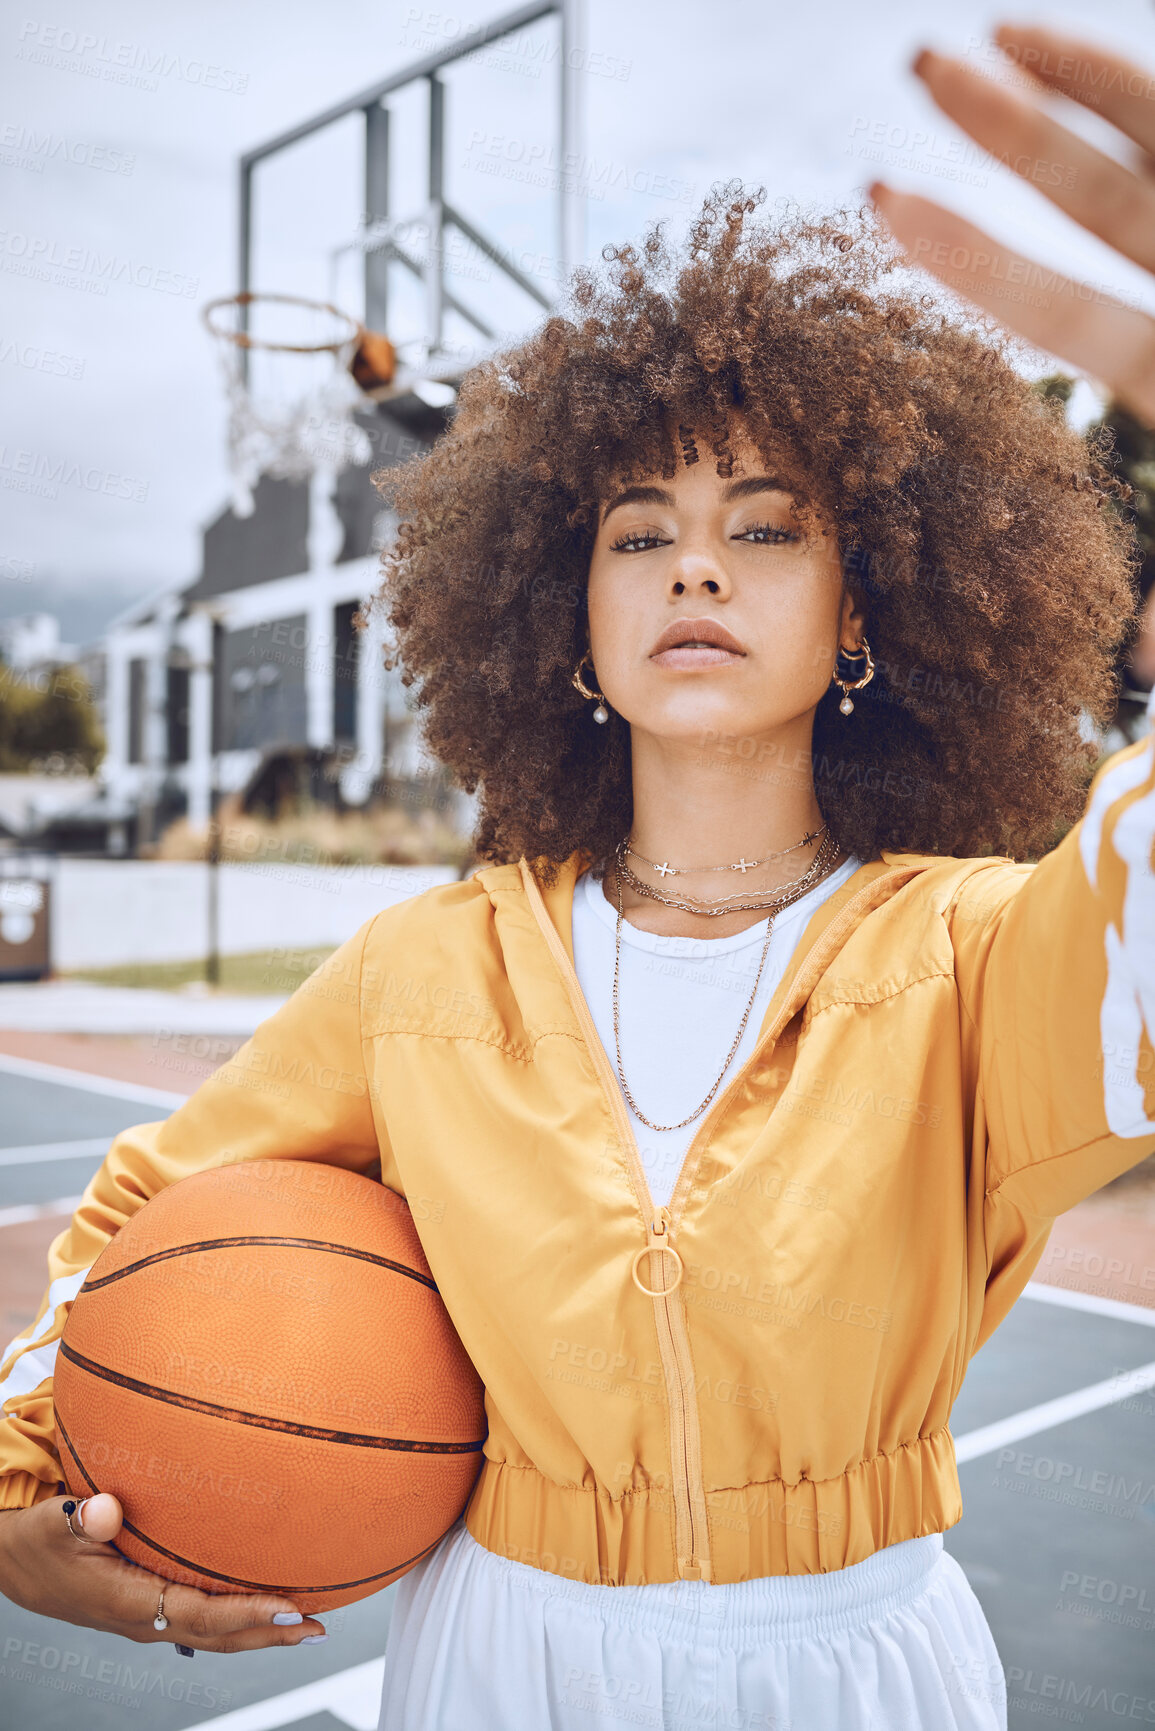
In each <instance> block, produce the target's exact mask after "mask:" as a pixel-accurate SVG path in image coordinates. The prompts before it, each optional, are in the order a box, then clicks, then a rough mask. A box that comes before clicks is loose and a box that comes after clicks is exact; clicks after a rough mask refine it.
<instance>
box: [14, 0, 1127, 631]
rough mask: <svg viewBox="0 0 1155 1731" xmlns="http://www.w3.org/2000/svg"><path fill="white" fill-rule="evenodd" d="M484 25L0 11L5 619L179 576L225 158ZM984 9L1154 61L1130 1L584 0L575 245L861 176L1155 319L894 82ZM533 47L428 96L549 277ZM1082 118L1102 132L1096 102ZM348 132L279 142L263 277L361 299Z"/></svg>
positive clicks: (982, 20) (402, 123)
mask: <svg viewBox="0 0 1155 1731" xmlns="http://www.w3.org/2000/svg"><path fill="white" fill-rule="evenodd" d="M501 10H504V8H501V7H498V6H495V7H485V8H479V9H473V8H470V9H469V10H466V11H462V10H457V11H447V10H443V9H438V8H433V7H426V6H422V5H421V4H419V3H414V4H397V3H395V0H373V3H372V4H369V3H368V0H328V4H326V5H325V6H324V7H318V6H317V5H316V4H315V0H309V3H308V4H304V3H302V0H276V3H275V4H274V3H273V0H249V4H248V5H246V6H242V7H238V6H237V5H236V4H235V0H232V3H230V4H228V5H226V4H224V3H223V0H198V3H197V4H196V5H195V6H194V5H192V4H190V3H188V0H170V3H169V4H167V5H165V6H164V7H163V8H157V7H156V6H149V5H145V4H143V3H142V0H84V3H83V4H76V3H73V0H52V3H51V5H49V3H48V0H44V4H43V6H41V5H40V3H39V0H36V3H35V4H33V3H32V0H23V7H22V8H21V9H14V8H12V7H9V8H6V9H5V11H4V13H3V15H2V16H0V79H2V81H3V105H2V114H3V120H2V121H0V189H2V193H3V197H2V200H0V294H2V295H3V316H2V318H0V511H2V524H3V526H2V528H0V616H4V617H6V616H11V615H12V614H16V613H23V612H29V611H33V610H36V609H38V608H41V607H43V608H46V609H48V610H50V611H56V612H59V613H60V615H61V618H62V624H63V627H64V634H65V636H66V637H67V638H69V639H70V640H73V641H75V640H77V639H81V640H83V639H86V638H88V637H90V636H91V635H93V634H95V633H96V632H97V631H98V630H99V629H100V628H101V626H102V625H103V623H104V622H105V621H106V620H107V618H109V617H110V616H111V615H112V614H113V613H114V612H115V611H117V610H119V608H120V607H121V606H123V605H124V604H125V603H126V602H127V601H128V600H130V599H132V598H135V597H136V596H138V595H140V594H142V593H147V592H151V591H154V590H158V589H161V588H164V587H168V586H171V585H175V584H178V583H183V582H186V581H188V580H189V579H190V578H192V577H193V576H194V575H195V574H196V571H197V568H198V555H199V541H198V536H199V531H200V529H201V528H202V527H203V525H204V524H205V523H206V522H207V521H209V520H211V518H212V517H214V516H215V515H216V513H217V512H218V511H219V510H220V508H221V506H222V504H223V503H224V502H225V500H226V497H227V489H228V476H227V472H226V468H225V461H224V427H225V410H224V402H223V397H222V394H221V388H220V380H219V375H218V372H217V368H216V362H215V358H214V354H213V351H212V345H211V342H210V340H209V339H208V338H207V336H206V335H205V334H204V332H203V330H202V328H201V325H200V322H199V318H198V309H199V307H200V305H201V304H202V303H203V302H204V301H205V300H206V299H208V298H209V297H210V296H213V295H217V294H223V293H228V292H230V291H231V290H233V289H234V288H235V287H236V247H235V233H236V222H237V207H236V160H237V157H238V155H239V154H240V153H241V152H242V151H244V150H247V149H250V148H252V147H253V146H255V145H258V144H261V143H262V142H264V141H265V140H266V139H267V138H269V137H271V136H272V135H273V134H275V133H277V132H279V131H280V130H282V129H283V128H286V127H289V126H291V125H293V124H295V123H297V122H299V121H301V120H303V119H306V118H308V117H309V116H311V115H312V114H314V113H316V112H318V111H320V110H322V109H323V108H325V107H326V106H327V105H329V104H331V103H334V102H337V101H340V100H341V99H342V98H344V97H346V96H349V95H351V94H353V93H355V92H357V91H359V90H361V89H363V88H364V87H366V86H367V85H369V84H371V83H373V82H374V81H375V80H376V79H378V78H381V77H384V76H386V75H388V74H389V73H392V72H395V71H398V70H401V69H403V68H404V67H406V66H407V65H409V64H411V63H413V62H414V61H416V60H417V59H419V58H420V57H421V56H423V55H424V54H426V53H428V52H430V51H431V50H433V49H435V48H437V47H439V46H441V45H447V44H449V43H450V42H452V41H453V40H454V39H455V38H456V37H457V36H458V35H460V34H461V33H462V32H463V31H464V30H465V29H467V28H468V27H470V26H471V25H473V24H475V23H478V22H480V21H482V20H483V19H488V18H491V17H494V16H497V15H499V12H500V11H501ZM1004 16H1010V17H1011V18H1013V19H1014V20H1015V21H1021V20H1022V19H1024V18H1032V19H1039V20H1048V21H1051V22H1053V23H1055V24H1056V25H1061V26H1065V27H1067V28H1069V29H1070V30H1071V31H1072V33H1073V34H1077V35H1081V36H1083V37H1084V38H1086V39H1089V40H1093V41H1099V42H1103V43H1110V44H1113V45H1115V46H1116V47H1119V48H1121V49H1123V50H1124V51H1125V52H1127V53H1129V54H1130V55H1131V56H1132V57H1133V58H1135V59H1137V60H1139V61H1141V62H1143V63H1145V64H1147V65H1150V66H1151V67H1152V68H1155V10H1153V8H1152V6H1151V4H1150V0H1109V3H1108V5H1107V6H1106V7H1105V8H1104V7H1103V6H1102V5H1101V4H1100V5H1097V6H1095V5H1091V4H1089V3H1087V0H1080V3H1069V0H1068V3H1065V4H1064V3H1062V0H1059V3H1057V4H1055V5H1051V6H1048V7H1046V8H1045V9H1042V10H1039V9H1035V8H1030V9H1025V10H1022V11H1020V10H1019V9H1017V8H1016V9H1013V10H1012V11H1011V13H1010V14H1005V13H1002V12H1000V11H997V10H991V9H990V8H989V7H987V6H985V5H981V4H976V3H974V0H954V3H953V4H952V7H951V9H950V13H949V18H948V17H946V16H940V15H939V14H938V13H937V11H936V10H935V9H932V8H930V7H928V6H927V5H926V4H925V3H923V4H919V3H918V0H871V3H870V4H869V5H863V4H862V3H861V0H853V3H852V0H811V3H810V4H809V5H807V6H798V5H789V6H786V5H777V6H768V5H754V4H751V3H750V0H711V4H710V5H709V6H708V7H703V6H702V5H701V3H700V0H628V3H627V4H625V5H623V4H621V3H620V0H585V23H584V37H585V42H584V53H583V59H582V65H583V70H582V72H581V74H580V76H579V77H578V78H577V80H576V83H577V86H578V92H579V100H580V105H581V146H582V155H583V163H582V168H581V172H580V173H579V176H578V194H579V196H580V197H581V202H582V205H583V207H584V211H585V229H586V236H585V257H586V258H587V259H596V258H597V256H598V253H599V251H600V248H601V246H602V245H603V244H604V243H605V242H606V241H609V240H621V239H626V238H637V237H640V235H641V233H642V232H643V230H644V229H645V227H646V226H647V224H648V223H650V222H651V221H652V220H653V219H654V218H655V217H659V216H664V217H669V218H670V219H671V221H672V228H673V230H674V231H675V232H677V233H681V232H683V231H684V229H685V226H686V223H687V221H688V219H689V217H690V216H691V214H692V213H693V210H694V209H695V207H696V206H697V204H698V202H699V201H700V199H701V197H702V196H703V195H704V194H705V193H706V192H707V191H708V189H709V187H710V185H711V183H712V182H713V181H715V180H717V179H719V178H729V177H731V176H734V175H738V176H741V177H742V178H743V179H745V180H746V181H747V182H748V183H750V184H758V183H761V184H764V185H765V186H766V187H767V189H768V191H769V193H770V196H771V198H772V199H773V198H776V197H791V198H796V199H799V200H801V201H803V202H804V203H807V204H818V205H822V206H825V207H826V208H836V207H838V206H841V205H845V204H847V203H850V204H855V203H858V202H859V201H860V199H861V197H862V191H863V188H864V187H865V185H866V184H867V183H868V182H869V181H870V180H871V179H873V178H875V177H876V176H877V177H881V178H885V179H887V180H888V181H889V182H890V183H891V184H892V185H897V186H903V187H917V188H919V189H920V190H923V191H925V192H926V193H927V194H928V195H929V196H931V197H934V198H936V199H938V200H939V201H940V202H943V203H948V204H950V205H952V206H954V207H955V208H957V209H959V210H961V211H964V212H965V213H967V214H968V215H970V216H971V217H972V218H973V219H974V220H977V221H979V222H980V223H981V224H982V225H983V226H985V227H986V228H988V229H989V230H991V231H993V232H994V233H995V234H996V235H997V236H999V237H1002V238H1004V239H1007V240H1010V241H1013V242H1015V243H1016V244H1017V245H1019V246H1020V247H1021V249H1022V250H1024V251H1027V252H1030V253H1033V254H1034V255H1035V256H1036V257H1038V258H1040V259H1042V260H1044V261H1045V262H1046V263H1049V264H1053V265H1056V264H1057V265H1062V266H1065V267H1068V268H1074V269H1075V270H1077V271H1078V272H1079V273H1080V274H1081V275H1083V276H1084V277H1086V278H1089V279H1093V280H1094V281H1096V282H1097V283H1099V284H1101V285H1102V286H1104V287H1106V288H1108V289H1110V290H1115V291H1124V292H1130V293H1137V294H1139V295H1140V297H1141V298H1142V299H1143V300H1144V303H1145V304H1148V305H1153V306H1155V302H1153V301H1152V296H1151V293H1150V289H1149V287H1148V285H1146V284H1144V283H1143V282H1142V279H1141V278H1140V275H1139V273H1138V272H1136V271H1132V270H1131V269H1130V268H1129V267H1126V266H1124V265H1123V264H1121V263H1119V262H1118V261H1116V260H1114V259H1113V257H1112V255H1111V254H1110V253H1109V251H1108V250H1107V249H1106V248H1103V247H1101V246H1100V245H1099V244H1098V243H1097V242H1095V241H1093V240H1091V239H1090V238H1089V237H1087V236H1085V235H1083V234H1082V232H1081V231H1080V230H1078V229H1077V228H1075V227H1074V226H1073V225H1072V224H1070V223H1069V222H1067V221H1066V219H1064V218H1063V217H1061V216H1060V215H1059V214H1058V213H1057V212H1056V211H1055V210H1054V209H1053V207H1051V206H1050V205H1048V204H1047V202H1046V201H1045V200H1044V199H1043V198H1042V197H1040V196H1039V195H1038V194H1037V193H1035V192H1033V191H1032V190H1031V189H1030V188H1029V187H1028V186H1026V185H1025V184H1024V183H1023V182H1021V181H1019V180H1017V179H1016V178H1015V177H1013V176H1012V175H1010V174H1009V173H1007V172H1006V171H1003V170H996V171H993V172H992V171H991V170H990V169H989V167H985V166H984V164H983V162H982V161H981V159H980V153H978V152H977V151H976V150H975V149H974V147H973V146H971V145H970V144H969V142H968V143H967V145H966V146H965V147H964V146H963V143H962V137H961V135H960V134H959V133H957V132H956V131H955V130H954V129H953V128H952V127H951V126H950V124H949V123H948V122H947V121H946V120H945V118H944V117H943V116H941V115H940V114H938V112H937V111H936V110H935V109H934V108H933V106H932V105H931V104H930V102H929V100H928V99H927V98H926V97H925V95H924V93H923V91H922V87H921V86H920V85H919V84H918V83H917V81H916V80H915V79H914V78H913V77H912V75H911V74H910V72H909V70H908V67H909V61H910V58H911V55H912V53H913V52H914V51H915V49H916V48H917V47H918V46H920V45H921V44H924V43H925V44H928V45H930V46H933V47H937V48H940V49H942V50H944V51H948V52H958V53H969V54H970V55H972V56H973V57H975V58H976V59H979V60H982V59H985V58H986V57H987V56H988V55H989V48H988V47H987V46H985V44H987V43H988V42H989V32H990V30H991V28H992V26H993V25H994V24H995V23H996V22H998V21H999V20H1000V19H1001V18H1003V17H1004ZM556 39H557V38H556V24H555V23H553V22H546V23H543V24H541V25H538V26H535V27H534V29H533V30H531V31H526V32H523V33H522V35H521V36H520V37H519V38H515V39H514V40H513V42H512V43H510V44H507V45H506V48H505V49H503V50H501V51H499V50H497V49H496V48H495V49H490V50H487V51H486V52H485V54H484V55H482V56H481V57H480V59H479V60H478V61H477V62H475V63H471V64H468V65H466V64H462V65H461V66H459V67H458V68H456V69H455V70H454V72H453V74H452V75H451V76H449V77H448V78H447V81H446V82H447V86H448V91H449V95H448V113H449V128H450V130H449V135H448V140H447V175H448V186H449V193H450V196H451V197H452V198H453V199H454V201H455V202H456V203H458V204H459V205H460V206H461V207H462V208H463V209H464V210H465V213H466V214H467V215H469V216H471V217H472V218H473V220H474V221H475V222H481V223H483V224H484V226H485V227H486V229H487V230H488V231H489V232H490V233H491V234H492V235H494V237H495V238H496V239H497V240H498V241H499V242H500V243H501V244H503V245H510V246H513V247H515V248H517V250H518V251H519V253H520V255H521V256H522V257H523V258H524V259H526V260H528V261H532V263H531V274H533V275H534V276H535V278H536V280H539V281H541V282H542V284H543V286H545V287H547V288H548V287H549V285H550V277H551V261H552V260H553V259H554V258H556V236H555V233H554V228H553V220H554V219H553V214H552V210H553V207H552V194H551V191H550V176H551V174H552V173H553V171H554V168H555V167H556V166H557V165H556V161H551V157H550V150H551V148H552V145H553V138H554V134H553V131H552V128H553V127H554V125H555V122H556V106H555V103H556V65H555V64H551V62H550V59H549V55H550V52H551V49H552V47H553V44H554V43H555V42H556ZM420 100H421V98H420V95H419V93H416V92H415V93H414V95H413V98H412V99H402V100H399V101H398V103H397V106H396V115H395V121H394V134H395V139H396V145H397V150H396V157H395V168H394V183H393V200H394V203H393V214H394V215H395V216H398V217H404V216H407V215H408V214H410V212H412V213H413V214H414V215H415V216H416V215H417V213H418V212H419V210H420V207H421V201H422V196H423V192H424V187H423V185H422V183H421V177H422V174H423V172H424V169H423V163H422V161H421V153H420V132H419V128H420V126H421V124H422V120H421V115H420V113H419V112H418V106H419V102H420ZM1080 124H1081V126H1082V128H1083V129H1084V130H1085V131H1087V132H1088V134H1089V135H1093V136H1095V137H1097V138H1100V137H1102V133H1103V129H1102V128H1101V126H1100V123H1099V122H1098V121H1097V120H1096V119H1095V118H1094V117H1093V116H1085V117H1083V118H1082V119H1081V121H1080ZM358 125H359V123H358V122H355V121H350V122H347V123H344V124H343V126H342V127H341V128H338V129H335V130H334V132H333V133H332V134H331V135H330V136H326V137H324V138H322V139H318V140H316V141H315V142H313V143H311V144H308V145H304V146H301V147H298V149H297V150H295V151H294V152H293V153H292V154H291V155H286V157H285V158H283V159H282V160H281V161H280V162H279V163H278V164H277V165H276V166H275V167H274V168H271V169H270V170H269V171H268V173H267V174H266V176H265V178H264V179H263V180H262V182H261V184H260V185H259V186H258V193H257V235H258V248H257V259H256V272H255V279H254V286H255V287H258V288H263V289H280V290H285V291H290V292H291V291H296V292H298V293H305V294H312V295H322V296H327V295H328V294H330V293H332V292H337V293H339V294H343V295H344V297H345V298H346V299H348V298H350V297H351V296H355V293H356V279H355V275H354V274H352V273H354V272H355V270H356V265H357V258H356V254H355V253H353V252H351V251H349V250H348V247H347V243H348V241H349V240H350V239H351V238H352V235H353V233H354V232H355V229H356V225H357V220H358V213H359V211H360V209H361V206H362V193H361V184H360V170H359V162H358V149H359V144H358V137H357V128H358ZM1096 129H1098V130H1096ZM342 247H344V248H345V250H344V251H341V250H339V249H341V248H342ZM487 279H488V280H487ZM454 286H455V287H456V289H457V292H459V293H460V294H461V296H462V298H463V299H470V300H472V302H473V304H475V305H476V307H477V309H478V310H479V311H482V312H487V313H488V316H489V317H490V318H491V319H494V318H496V320H497V323H498V325H499V326H500V328H502V329H503V330H514V329H516V328H518V326H519V323H520V325H521V327H522V328H528V326H529V324H531V323H532V322H534V316H535V315H534V312H533V308H532V306H531V304H530V303H528V302H527V301H524V300H519V299H518V298H517V297H513V298H512V299H511V298H510V297H509V296H505V297H500V296H499V295H498V293H497V289H496V286H495V283H494V281H493V279H492V277H491V276H489V273H488V272H486V271H479V270H478V269H477V268H476V264H474V266H473V267H471V266H470V264H469V261H468V260H462V261H461V275H460V278H459V280H458V282H457V283H456V284H455V285H454ZM352 310H353V311H354V312H358V313H359V312H360V310H361V308H360V306H359V305H355V306H353V308H352ZM396 316H397V320H398V327H397V331H396V332H395V333H394V334H398V335H402V336H404V335H405V334H407V332H406V329H403V328H402V327H403V326H404V325H405V321H406V320H407V319H410V320H411V319H412V318H413V316H415V309H414V308H413V307H412V306H409V305H408V304H405V303H403V302H402V301H401V300H400V299H398V301H397V303H396ZM538 316H540V315H538ZM61 465H63V467H61ZM53 472H55V474H56V476H57V478H56V479H55V480H53V479H51V478H49V477H50V476H51V474H52V473H53Z"/></svg>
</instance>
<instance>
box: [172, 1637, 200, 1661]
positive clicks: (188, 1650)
mask: <svg viewBox="0 0 1155 1731" xmlns="http://www.w3.org/2000/svg"><path fill="white" fill-rule="evenodd" d="M176 1650H177V1652H178V1653H183V1654H184V1656H185V1658H186V1659H195V1658H196V1648H195V1647H182V1646H181V1644H180V1642H179V1641H178V1642H177V1643H176Z"/></svg>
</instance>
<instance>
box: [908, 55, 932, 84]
mask: <svg viewBox="0 0 1155 1731" xmlns="http://www.w3.org/2000/svg"><path fill="white" fill-rule="evenodd" d="M929 61H930V49H929V48H920V49H919V51H918V53H917V54H916V55H915V57H914V59H913V60H912V61H911V63H910V69H911V71H912V72H913V73H914V75H915V77H916V78H923V77H925V76H926V69H927V65H928V63H929Z"/></svg>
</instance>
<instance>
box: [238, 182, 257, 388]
mask: <svg viewBox="0 0 1155 1731" xmlns="http://www.w3.org/2000/svg"><path fill="white" fill-rule="evenodd" d="M239 218H240V231H239V234H238V237H237V239H238V248H237V250H238V253H239V255H240V256H239V258H238V260H237V278H238V281H239V283H240V292H241V293H242V294H248V292H249V290H250V289H251V288H252V273H253V165H252V164H251V163H249V162H246V161H245V160H244V158H242V159H241V185H240V208H239ZM237 314H238V318H239V321H240V329H241V330H242V331H246V332H247V331H248V328H249V309H248V307H247V306H246V305H244V303H243V302H242V304H241V305H240V306H239V307H238V308H237ZM237 352H238V354H239V356H240V364H241V383H242V384H245V385H247V384H248V382H249V351H248V349H246V348H243V347H242V348H240V349H238V351H237Z"/></svg>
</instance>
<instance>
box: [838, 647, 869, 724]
mask: <svg viewBox="0 0 1155 1731" xmlns="http://www.w3.org/2000/svg"><path fill="white" fill-rule="evenodd" d="M838 653H839V654H840V655H845V656H846V658H847V660H848V661H849V660H851V659H852V658H853V657H854V656H856V655H865V656H866V672H865V673H864V674H863V675H862V678H861V679H850V680H847V679H840V678H839V677H838V663H837V661H836V662H835V663H834V683H835V685H840V686H841V687H842V692H843V697H842V702H841V703H840V704H839V705H838V707H839V709H840V710H841V711H842V713H843V715H849V714H850V713H851V711H852V710H853V708H854V699H853V698H852V697H851V695H850V693H851V692H852V691H861V689H862V687H863V686H864V685H869V684H870V682H871V680H872V679H873V678H874V657H873V655H872V654H871V653H870V644H869V643H868V642H867V641H866V638H865V637H864V638H863V639H862V642H861V643H860V644H859V646H858V648H857V649H840V650H839V651H838Z"/></svg>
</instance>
